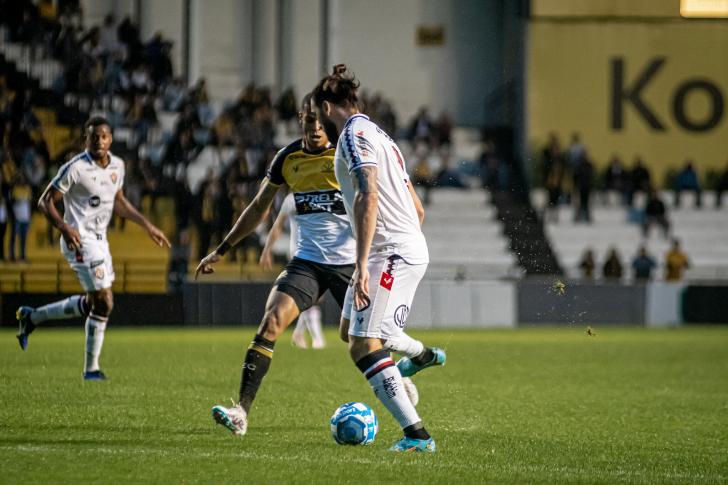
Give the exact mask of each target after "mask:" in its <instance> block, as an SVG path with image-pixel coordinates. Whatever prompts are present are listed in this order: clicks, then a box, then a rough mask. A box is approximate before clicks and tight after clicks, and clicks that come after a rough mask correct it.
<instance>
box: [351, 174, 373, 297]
mask: <svg viewBox="0 0 728 485" xmlns="http://www.w3.org/2000/svg"><path fill="white" fill-rule="evenodd" d="M351 178H352V183H353V185H354V190H355V191H356V195H355V196H354V220H355V237H356V269H355V271H354V277H353V282H354V305H355V306H356V308H357V309H358V310H361V309H362V308H366V307H367V306H369V270H368V268H367V262H368V260H369V248H370V247H371V246H372V239H373V238H374V231H375V229H376V224H377V211H378V206H379V192H378V188H377V167H374V166H365V167H361V168H359V169H357V170H354V172H353V173H352V174H351Z"/></svg>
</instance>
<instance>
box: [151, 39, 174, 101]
mask: <svg viewBox="0 0 728 485" xmlns="http://www.w3.org/2000/svg"><path fill="white" fill-rule="evenodd" d="M171 50H172V42H171V41H169V40H167V39H165V38H164V36H163V35H162V32H160V31H157V32H155V33H154V36H153V37H152V38H151V39H150V40H149V42H147V44H146V45H145V46H144V58H145V60H146V62H147V64H148V65H149V71H150V72H149V74H150V76H151V79H152V82H153V83H154V84H155V86H164V85H165V84H166V83H167V81H169V80H170V79H172V74H173V72H172V59H171V57H170V52H171ZM155 91H156V90H155Z"/></svg>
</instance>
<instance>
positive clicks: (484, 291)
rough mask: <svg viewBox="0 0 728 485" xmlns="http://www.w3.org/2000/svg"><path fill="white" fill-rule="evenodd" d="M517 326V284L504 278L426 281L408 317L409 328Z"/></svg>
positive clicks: (418, 289)
mask: <svg viewBox="0 0 728 485" xmlns="http://www.w3.org/2000/svg"><path fill="white" fill-rule="evenodd" d="M515 325H516V285H515V284H514V283H512V282H501V281H465V282H462V283H456V282H454V281H442V280H438V281H432V280H430V281H428V280H424V281H422V282H421V283H420V285H419V286H418V288H417V293H416V294H415V299H414V302H413V303H412V310H411V311H410V315H409V318H408V319H407V326H408V327H410V328H433V327H434V328H441V327H514V326H515Z"/></svg>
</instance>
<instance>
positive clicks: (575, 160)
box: [566, 132, 586, 173]
mask: <svg viewBox="0 0 728 485" xmlns="http://www.w3.org/2000/svg"><path fill="white" fill-rule="evenodd" d="M585 157H586V147H585V146H584V144H583V143H582V142H581V135H580V134H579V132H574V133H572V135H571V144H569V147H568V148H567V149H566V163H567V164H568V169H569V171H570V172H571V173H575V172H576V170H577V169H578V167H579V165H580V164H581V162H582V160H583V159H584V158H585Z"/></svg>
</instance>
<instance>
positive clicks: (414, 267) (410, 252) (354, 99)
mask: <svg viewBox="0 0 728 485" xmlns="http://www.w3.org/2000/svg"><path fill="white" fill-rule="evenodd" d="M358 87H359V83H358V82H357V81H356V80H355V79H354V78H353V77H352V76H351V75H349V74H348V73H347V70H346V66H344V65H343V64H340V65H337V66H335V67H334V72H333V74H331V75H329V76H327V77H325V78H323V79H322V80H321V81H320V82H319V84H318V85H317V86H316V88H315V89H314V92H313V104H314V106H315V109H316V111H317V114H318V116H319V119H320V120H321V122H322V124H323V126H324V129H325V130H326V132H327V134H328V136H329V138H330V139H338V142H337V146H336V155H335V161H334V165H335V167H334V168H335V173H336V178H337V180H338V181H339V184H340V186H341V192H342V195H343V197H344V206H345V209H346V213H347V215H348V216H349V220H350V222H351V224H352V229H353V232H354V237H355V239H356V263H355V264H356V266H355V271H354V275H353V277H352V283H351V286H350V287H349V291H348V292H347V295H346V298H345V300H344V308H343V311H342V318H341V329H342V338H344V337H346V335H343V331H344V330H348V339H347V340H348V342H349V353H350V354H351V357H352V359H353V360H354V362H355V363H356V365H357V367H358V368H359V370H360V371H361V372H362V373H363V374H364V376H365V377H366V379H367V380H368V381H369V384H370V385H371V387H372V389H373V390H374V394H375V395H376V396H377V398H378V399H379V400H380V401H382V403H383V404H384V405H385V407H386V408H387V410H389V412H390V413H391V414H392V415H393V416H394V418H395V419H396V420H397V421H398V422H399V424H400V426H401V427H402V430H403V432H404V437H403V438H402V439H401V440H400V441H398V442H397V443H395V444H394V445H393V446H392V448H390V450H392V451H396V452H412V451H421V452H434V451H435V441H434V440H433V439H432V437H431V436H430V435H429V433H428V432H427V430H425V427H424V425H423V423H422V420H421V419H420V417H419V415H418V414H417V411H416V410H415V407H414V405H413V404H412V403H411V402H410V400H409V399H408V397H407V395H406V393H405V391H404V386H403V383H402V377H403V376H410V375H413V374H414V373H415V372H417V371H419V370H421V369H423V368H425V367H429V366H431V365H443V364H444V363H445V352H444V351H443V350H441V349H437V348H429V349H423V351H422V352H421V353H419V354H417V357H414V358H403V359H401V360H400V362H398V363H397V365H396V366H395V364H394V362H393V361H392V358H391V357H390V354H389V350H393V351H401V348H402V347H406V348H409V347H411V346H413V345H419V346H422V344H421V343H419V342H417V341H415V340H414V339H411V338H410V337H408V336H407V335H406V334H405V333H404V332H403V328H404V326H405V323H406V320H407V315H408V314H409V311H410V307H411V305H412V300H413V298H414V294H415V291H416V289H417V285H418V284H419V282H420V280H421V279H422V277H423V276H424V274H425V270H426V269H427V264H428V262H429V254H428V251H427V243H426V241H425V237H424V235H423V234H422V230H421V227H420V226H421V223H422V220H423V218H424V209H423V208H422V204H421V203H420V201H419V198H418V197H417V194H416V193H415V191H414V188H413V187H412V184H411V183H410V182H409V177H408V176H407V172H406V170H405V165H404V158H403V157H402V154H401V152H400V150H399V148H398V147H397V145H396V143H395V142H394V141H393V140H392V139H391V138H390V137H389V136H388V135H387V134H386V133H385V132H384V131H383V130H382V129H381V128H379V127H378V126H377V125H376V124H374V123H372V122H371V121H370V120H369V118H368V117H367V116H365V115H363V114H361V113H360V112H359V109H358V94H357V89H358ZM410 351H411V349H410Z"/></svg>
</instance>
